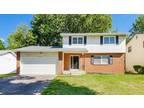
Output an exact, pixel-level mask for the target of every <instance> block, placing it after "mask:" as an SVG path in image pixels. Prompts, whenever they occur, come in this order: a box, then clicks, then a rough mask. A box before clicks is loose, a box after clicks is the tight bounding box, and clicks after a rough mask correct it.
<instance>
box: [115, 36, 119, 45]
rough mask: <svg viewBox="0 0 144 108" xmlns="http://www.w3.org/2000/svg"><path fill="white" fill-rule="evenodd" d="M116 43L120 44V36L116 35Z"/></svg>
mask: <svg viewBox="0 0 144 108" xmlns="http://www.w3.org/2000/svg"><path fill="white" fill-rule="evenodd" d="M116 44H119V36H116Z"/></svg>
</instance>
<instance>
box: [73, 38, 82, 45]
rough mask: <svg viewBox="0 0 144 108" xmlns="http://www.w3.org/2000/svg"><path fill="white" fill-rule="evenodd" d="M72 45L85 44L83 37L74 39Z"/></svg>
mask: <svg viewBox="0 0 144 108" xmlns="http://www.w3.org/2000/svg"><path fill="white" fill-rule="evenodd" d="M72 43H73V44H83V38H82V37H73V38H72Z"/></svg>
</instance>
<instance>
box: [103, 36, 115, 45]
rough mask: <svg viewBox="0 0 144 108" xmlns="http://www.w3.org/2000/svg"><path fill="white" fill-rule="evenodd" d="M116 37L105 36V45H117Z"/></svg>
mask: <svg viewBox="0 0 144 108" xmlns="http://www.w3.org/2000/svg"><path fill="white" fill-rule="evenodd" d="M115 43H116V37H115V36H105V37H104V44H115Z"/></svg>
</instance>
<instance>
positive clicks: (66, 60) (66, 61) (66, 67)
mask: <svg viewBox="0 0 144 108" xmlns="http://www.w3.org/2000/svg"><path fill="white" fill-rule="evenodd" d="M71 55H78V56H79V67H80V70H83V69H84V60H83V58H84V55H83V54H80V53H74V54H73V53H65V54H64V70H69V69H70V63H71V61H70V60H71V59H70V57H71Z"/></svg>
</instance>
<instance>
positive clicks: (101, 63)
mask: <svg viewBox="0 0 144 108" xmlns="http://www.w3.org/2000/svg"><path fill="white" fill-rule="evenodd" d="M96 56H99V57H100V58H101V59H100V64H98V63H94V62H92V64H94V65H110V64H109V63H108V64H105V63H103V62H102V60H103V59H102V57H110V56H108V55H104V56H100V55H95V56H94V57H96ZM92 59H94V58H92Z"/></svg>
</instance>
